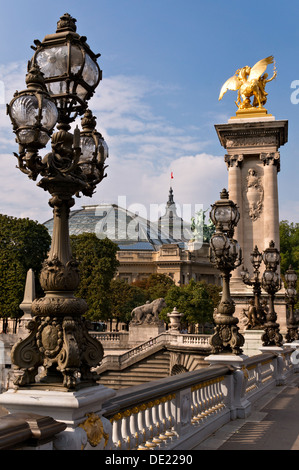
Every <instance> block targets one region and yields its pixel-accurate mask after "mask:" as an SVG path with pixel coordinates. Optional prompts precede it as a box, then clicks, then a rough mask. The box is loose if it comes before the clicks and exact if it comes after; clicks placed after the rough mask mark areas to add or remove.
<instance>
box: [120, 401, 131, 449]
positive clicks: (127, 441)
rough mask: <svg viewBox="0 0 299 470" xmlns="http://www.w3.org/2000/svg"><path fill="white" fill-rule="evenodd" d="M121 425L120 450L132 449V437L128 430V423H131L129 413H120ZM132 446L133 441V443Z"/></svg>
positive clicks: (127, 411)
mask: <svg viewBox="0 0 299 470" xmlns="http://www.w3.org/2000/svg"><path fill="white" fill-rule="evenodd" d="M121 421H122V423H121V434H122V446H121V448H122V449H124V450H130V449H132V438H134V436H132V434H131V429H130V421H131V411H130V410H126V411H124V412H123V413H122V420H121ZM133 446H134V441H133Z"/></svg>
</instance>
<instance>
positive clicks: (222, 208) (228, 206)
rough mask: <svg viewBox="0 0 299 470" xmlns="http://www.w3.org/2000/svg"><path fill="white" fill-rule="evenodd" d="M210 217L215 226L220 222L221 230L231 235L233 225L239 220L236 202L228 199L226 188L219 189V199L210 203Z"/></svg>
mask: <svg viewBox="0 0 299 470" xmlns="http://www.w3.org/2000/svg"><path fill="white" fill-rule="evenodd" d="M210 218H211V220H212V222H213V224H214V225H215V226H217V224H218V223H221V224H222V228H223V231H224V232H227V233H228V234H229V235H230V236H232V234H233V230H234V227H235V226H236V225H237V224H238V222H239V219H240V213H239V211H238V208H237V206H236V204H235V203H234V202H233V201H231V200H229V195H228V192H227V190H226V189H223V190H222V191H221V193H220V200H219V201H217V202H215V204H213V205H212V209H211V212H210Z"/></svg>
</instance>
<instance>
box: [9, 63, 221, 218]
mask: <svg viewBox="0 0 299 470" xmlns="http://www.w3.org/2000/svg"><path fill="white" fill-rule="evenodd" d="M25 72H26V67H25V66H24V64H9V65H8V66H7V68H3V67H2V68H0V79H2V80H3V81H4V83H5V84H6V99H7V100H8V101H10V99H11V98H12V96H13V93H14V91H15V90H16V89H19V90H21V89H23V88H25V87H24V78H25ZM174 91H175V90H174V89H173V88H172V89H169V88H168V87H166V86H162V85H161V84H159V83H152V82H150V81H149V80H147V79H145V78H142V77H125V76H115V77H109V78H105V80H104V81H103V83H102V84H100V87H99V91H98V92H97V93H96V94H95V96H94V97H93V98H92V100H91V102H90V109H92V110H93V112H94V114H95V115H96V116H97V118H98V119H97V128H98V130H99V131H100V132H101V133H102V134H103V136H104V137H105V139H106V141H107V143H108V145H109V148H110V157H109V159H108V160H107V163H108V165H109V168H108V169H107V173H108V177H107V178H105V179H104V180H103V181H102V183H101V184H100V185H99V186H98V188H97V190H96V194H95V195H94V196H93V198H92V199H90V198H86V197H82V198H81V199H77V201H76V206H75V208H76V209H77V208H79V207H80V206H81V205H87V204H96V203H100V202H108V203H117V202H118V197H119V196H126V200H127V204H128V205H130V204H132V203H135V202H138V203H140V204H144V205H149V204H151V203H155V204H164V203H166V201H167V198H168V190H169V185H170V183H171V184H172V186H173V188H174V195H175V201H176V203H177V204H178V205H182V204H195V203H197V204H203V205H204V208H205V209H206V208H207V207H209V206H210V204H211V203H213V202H214V201H215V200H216V199H218V197H219V192H220V191H221V189H222V187H223V186H225V185H226V181H227V171H226V166H225V164H224V161H223V157H217V156H213V155H209V154H208V153H204V150H205V147H206V145H207V144H206V142H202V141H200V140H199V139H198V137H197V134H196V132H195V130H194V129H191V128H180V129H178V128H176V127H175V126H174V125H173V124H172V123H171V122H168V121H167V120H166V119H165V118H164V116H160V115H158V114H157V113H155V110H154V108H153V107H152V106H151V105H150V104H149V103H150V97H151V96H152V95H158V94H163V93H164V94H165V93H169V92H174ZM2 111H3V110H2V109H1V110H0V148H1V150H2V156H1V160H0V171H1V200H2V204H1V206H2V207H1V212H2V213H7V214H9V215H13V216H17V217H30V218H33V219H37V220H38V221H39V222H43V221H45V220H47V219H48V218H50V217H51V209H50V208H49V206H48V199H49V195H48V194H47V193H45V192H44V191H43V190H42V189H40V188H37V187H36V183H35V182H33V181H31V180H29V179H28V177H27V176H26V175H24V174H23V173H21V172H20V171H19V170H17V169H16V168H15V166H16V164H17V160H16V159H15V157H13V156H12V153H13V152H17V151H18V146H17V144H16V143H15V141H14V134H13V132H12V128H11V125H10V121H9V119H8V117H7V116H5V117H4V114H3V113H2ZM10 152H11V153H10ZM171 171H172V172H173V173H174V179H173V180H171V181H170V173H171Z"/></svg>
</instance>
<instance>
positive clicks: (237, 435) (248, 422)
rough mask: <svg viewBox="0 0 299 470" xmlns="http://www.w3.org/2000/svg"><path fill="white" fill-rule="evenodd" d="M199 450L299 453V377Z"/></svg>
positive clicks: (207, 440)
mask: <svg viewBox="0 0 299 470" xmlns="http://www.w3.org/2000/svg"><path fill="white" fill-rule="evenodd" d="M289 380H290V379H289ZM196 450H299V374H298V373H297V374H294V375H293V377H292V378H291V381H290V382H288V383H287V384H286V385H283V386H279V387H275V389H273V390H271V392H269V393H268V394H267V395H266V396H264V397H262V398H261V399H260V400H258V401H257V402H255V403H254V404H253V406H252V413H251V414H250V416H249V417H248V418H246V419H237V420H235V421H231V422H230V423H228V424H226V425H225V426H223V427H222V428H221V429H219V430H218V431H217V432H216V433H215V434H214V435H213V436H211V437H209V438H208V439H206V440H205V441H203V442H202V443H201V444H200V445H198V446H197V447H196Z"/></svg>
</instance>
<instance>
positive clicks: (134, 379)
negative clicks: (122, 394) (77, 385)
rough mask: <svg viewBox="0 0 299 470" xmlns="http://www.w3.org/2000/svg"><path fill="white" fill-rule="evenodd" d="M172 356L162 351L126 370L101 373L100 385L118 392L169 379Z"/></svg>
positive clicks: (109, 370) (111, 370)
mask: <svg viewBox="0 0 299 470" xmlns="http://www.w3.org/2000/svg"><path fill="white" fill-rule="evenodd" d="M170 354H171V353H170V351H167V350H165V349H161V350H159V351H156V352H154V353H153V354H151V355H149V356H147V357H145V358H143V359H141V360H140V361H138V362H136V363H134V364H131V365H129V366H127V367H125V368H124V369H121V370H120V369H118V370H113V369H106V370H103V371H99V373H100V380H99V383H100V384H101V385H105V386H106V387H108V388H113V389H115V390H118V389H121V388H126V387H131V386H133V385H140V384H144V383H147V382H151V381H152V380H157V379H161V378H164V377H169V375H170Z"/></svg>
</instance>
